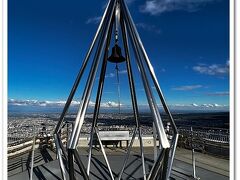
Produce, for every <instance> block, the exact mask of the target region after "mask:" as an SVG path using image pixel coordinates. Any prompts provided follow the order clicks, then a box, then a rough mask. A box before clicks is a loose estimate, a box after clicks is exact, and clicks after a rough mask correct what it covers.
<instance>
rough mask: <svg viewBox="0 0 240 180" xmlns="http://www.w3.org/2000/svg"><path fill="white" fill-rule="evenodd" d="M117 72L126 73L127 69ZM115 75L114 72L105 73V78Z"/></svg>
mask: <svg viewBox="0 0 240 180" xmlns="http://www.w3.org/2000/svg"><path fill="white" fill-rule="evenodd" d="M118 74H127V70H121V71H118ZM115 76H116V73H109V74H106V75H105V78H113V77H115Z"/></svg>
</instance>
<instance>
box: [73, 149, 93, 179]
mask: <svg viewBox="0 0 240 180" xmlns="http://www.w3.org/2000/svg"><path fill="white" fill-rule="evenodd" d="M73 153H74V157H75V159H76V162H77V165H78V167H79V169H80V171H81V173H82V176H83V178H84V180H90V179H89V175H88V174H87V172H86V169H85V167H84V165H83V163H82V161H81V158H80V156H79V154H78V151H77V149H74V151H73Z"/></svg>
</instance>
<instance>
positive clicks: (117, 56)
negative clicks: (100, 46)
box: [108, 44, 126, 63]
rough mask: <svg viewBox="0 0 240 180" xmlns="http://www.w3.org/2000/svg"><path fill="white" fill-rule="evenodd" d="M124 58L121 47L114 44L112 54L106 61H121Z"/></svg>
mask: <svg viewBox="0 0 240 180" xmlns="http://www.w3.org/2000/svg"><path fill="white" fill-rule="evenodd" d="M125 60H126V59H125V57H123V56H122V52H121V48H120V47H119V46H118V45H117V44H115V46H114V47H113V48H112V55H111V56H110V57H109V58H108V61H110V62H112V63H121V62H124V61H125Z"/></svg>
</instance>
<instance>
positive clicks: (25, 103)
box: [8, 99, 229, 110]
mask: <svg viewBox="0 0 240 180" xmlns="http://www.w3.org/2000/svg"><path fill="white" fill-rule="evenodd" d="M65 103H66V101H38V100H16V99H9V100H8V106H11V107H35V108H38V107H45V108H48V107H49V108H52V107H54V108H58V107H63V106H64V105H65ZM79 104H80V101H72V104H71V105H72V106H71V107H78V106H79ZM94 106H95V103H94V102H93V101H90V102H89V107H90V108H93V107H94ZM118 106H119V104H118V102H114V101H108V102H102V103H101V107H102V108H117V107H118ZM120 106H121V108H122V109H131V108H132V106H131V105H129V104H120ZM158 106H159V107H160V109H161V108H162V106H161V105H158ZM147 108H148V104H140V105H139V109H147ZM169 108H170V109H171V110H227V109H228V108H229V106H228V105H222V104H217V103H205V104H197V103H191V104H169Z"/></svg>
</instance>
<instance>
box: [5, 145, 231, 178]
mask: <svg viewBox="0 0 240 180" xmlns="http://www.w3.org/2000/svg"><path fill="white" fill-rule="evenodd" d="M144 151H145V163H146V172H148V171H149V169H150V168H151V166H152V164H153V152H152V150H151V148H145V149H144ZM124 152H125V151H124V149H111V148H108V149H106V153H107V154H108V160H109V163H110V166H111V168H112V170H113V174H114V176H117V174H118V173H119V171H120V167H121V166H122V164H123V160H124V158H123V155H124ZM80 153H81V158H82V161H83V163H84V165H85V166H86V164H87V156H86V155H87V150H86V149H81V150H80ZM29 160H30V158H29V155H28V154H25V155H23V156H21V157H19V158H15V159H11V160H9V167H11V168H9V178H8V179H9V180H26V179H28V178H29V174H30V173H29V167H30V166H29V162H30V161H29ZM17 161H22V165H21V166H16V167H17V168H14V166H11V164H14V163H16V162H17ZM191 161H192V160H191V151H189V150H186V149H180V148H179V149H177V151H176V157H175V160H174V165H173V170H172V175H171V176H172V177H173V178H174V179H191V175H192V165H191ZM35 162H36V163H35V167H34V175H33V179H41V180H48V179H49V180H50V179H53V180H54V179H58V180H60V179H62V178H61V173H60V168H59V164H58V161H57V160H55V154H54V152H52V151H49V150H48V151H43V152H40V151H39V150H38V151H37V152H36V153H35ZM196 166H197V167H196V174H197V176H198V177H200V178H201V179H203V180H227V179H229V161H228V160H225V159H221V158H217V157H213V156H209V155H206V154H202V153H196ZM76 167H77V166H76ZM91 167H92V170H91V176H90V177H91V180H92V179H93V180H95V179H96V180H106V179H110V176H109V174H108V170H107V167H106V163H105V161H104V158H103V156H102V154H101V152H100V151H98V149H96V150H94V152H93V160H92V164H91ZM75 174H76V176H77V177H78V179H82V178H81V176H80V173H79V172H78V171H76V173H75ZM142 177H143V175H142V163H141V157H140V156H139V149H138V148H135V149H133V151H132V153H131V155H130V158H129V161H128V164H127V166H126V170H125V171H124V174H123V179H129V180H130V179H142Z"/></svg>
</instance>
